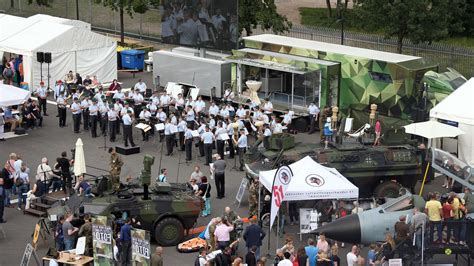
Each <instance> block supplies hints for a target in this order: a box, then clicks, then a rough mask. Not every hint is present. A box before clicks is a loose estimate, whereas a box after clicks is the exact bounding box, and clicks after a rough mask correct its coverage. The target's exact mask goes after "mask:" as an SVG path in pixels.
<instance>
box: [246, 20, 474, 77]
mask: <svg viewBox="0 0 474 266" xmlns="http://www.w3.org/2000/svg"><path fill="white" fill-rule="evenodd" d="M262 33H272V32H271V31H264V30H262V29H260V28H257V29H255V30H254V31H253V34H262ZM282 35H285V36H288V37H294V38H300V39H307V40H313V41H320V42H327V43H336V44H340V43H341V31H340V30H338V29H332V28H325V27H308V26H302V25H294V26H293V27H292V28H291V29H290V31H288V32H286V33H283V34H282ZM344 44H345V45H349V46H354V47H360V48H367V49H373V50H379V51H385V52H392V53H396V52H397V41H396V39H393V38H392V39H386V38H384V37H383V36H382V35H377V34H367V33H360V32H351V31H344ZM403 53H404V54H407V55H413V56H419V57H423V58H424V59H425V60H426V62H427V63H431V64H438V65H439V67H440V71H445V70H446V68H447V67H450V68H454V69H456V70H457V71H459V72H460V73H462V74H463V75H465V76H466V78H470V77H472V76H474V49H473V48H468V47H461V46H455V45H451V44H446V43H439V42H433V43H432V44H413V43H412V42H410V41H409V40H404V42H403Z"/></svg>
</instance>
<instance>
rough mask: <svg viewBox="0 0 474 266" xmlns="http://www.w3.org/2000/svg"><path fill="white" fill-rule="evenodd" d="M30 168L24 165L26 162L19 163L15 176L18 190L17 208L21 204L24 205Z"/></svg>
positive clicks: (28, 188) (28, 184) (19, 208)
mask: <svg viewBox="0 0 474 266" xmlns="http://www.w3.org/2000/svg"><path fill="white" fill-rule="evenodd" d="M29 174H30V169H29V168H28V167H26V163H25V162H22V163H21V168H20V172H19V173H18V174H17V175H16V177H15V185H16V187H17V190H18V210H19V211H21V206H22V205H26V194H27V192H28V190H30V177H29Z"/></svg>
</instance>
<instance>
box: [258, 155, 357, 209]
mask: <svg viewBox="0 0 474 266" xmlns="http://www.w3.org/2000/svg"><path fill="white" fill-rule="evenodd" d="M289 167H290V168H291V170H292V172H293V178H292V179H291V181H290V184H289V185H288V188H287V190H286V195H285V201H295V200H315V199H347V198H350V199H354V198H358V196H359V189H358V188H357V187H356V186H354V184H352V183H351V182H350V181H349V180H347V179H346V178H345V177H344V176H342V175H341V173H339V172H338V171H337V170H336V169H335V168H328V167H324V166H322V165H320V164H319V163H317V162H315V161H314V160H313V159H311V157H309V156H306V157H304V158H303V159H301V160H299V161H297V162H295V163H293V164H291V165H289ZM276 171H277V170H270V171H260V174H259V177H260V182H261V183H262V184H263V185H264V186H265V187H266V188H267V189H268V190H270V191H271V187H272V185H273V178H274V177H275V173H276Z"/></svg>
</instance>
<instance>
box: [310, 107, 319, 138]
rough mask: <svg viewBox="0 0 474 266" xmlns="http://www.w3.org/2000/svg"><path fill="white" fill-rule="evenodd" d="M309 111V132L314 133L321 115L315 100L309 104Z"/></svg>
mask: <svg viewBox="0 0 474 266" xmlns="http://www.w3.org/2000/svg"><path fill="white" fill-rule="evenodd" d="M308 113H309V119H310V127H309V134H313V133H314V131H315V124H316V121H317V120H318V115H319V108H318V106H316V104H315V103H314V102H311V104H310V105H309V106H308Z"/></svg>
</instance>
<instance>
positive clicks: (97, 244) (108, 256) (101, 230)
mask: <svg viewBox="0 0 474 266" xmlns="http://www.w3.org/2000/svg"><path fill="white" fill-rule="evenodd" d="M112 237H113V235H112V227H111V226H110V222H109V221H108V220H107V217H106V216H96V217H93V218H92V246H93V250H94V265H95V266H108V265H113V258H114V257H113V250H114V246H113V241H112Z"/></svg>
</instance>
